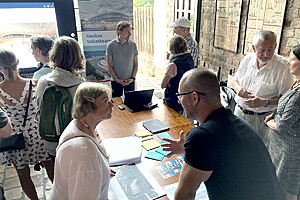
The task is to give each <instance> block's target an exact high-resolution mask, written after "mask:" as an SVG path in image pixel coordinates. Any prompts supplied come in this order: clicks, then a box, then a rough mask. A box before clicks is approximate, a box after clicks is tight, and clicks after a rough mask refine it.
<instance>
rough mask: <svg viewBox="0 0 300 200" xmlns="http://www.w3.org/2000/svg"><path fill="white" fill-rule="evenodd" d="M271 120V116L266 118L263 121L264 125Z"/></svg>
mask: <svg viewBox="0 0 300 200" xmlns="http://www.w3.org/2000/svg"><path fill="white" fill-rule="evenodd" d="M271 119H273V114H270V115H268V116H266V118H265V120H264V122H265V124H267V123H268V121H270V120H271Z"/></svg>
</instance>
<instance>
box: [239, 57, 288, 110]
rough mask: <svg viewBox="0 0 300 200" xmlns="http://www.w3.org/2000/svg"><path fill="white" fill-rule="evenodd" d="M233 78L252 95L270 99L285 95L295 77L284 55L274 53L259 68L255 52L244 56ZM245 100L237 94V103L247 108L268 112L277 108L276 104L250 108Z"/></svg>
mask: <svg viewBox="0 0 300 200" xmlns="http://www.w3.org/2000/svg"><path fill="white" fill-rule="evenodd" d="M233 80H236V81H238V83H239V84H240V86H241V87H243V88H245V89H246V90H247V91H249V92H251V94H252V95H254V96H259V97H262V98H268V99H270V98H274V97H279V96H281V95H283V94H284V93H285V92H286V91H287V90H288V89H289V88H290V87H291V86H292V84H293V77H292V75H291V74H290V72H289V68H288V66H287V60H286V59H285V58H284V57H282V56H280V55H277V54H274V56H273V57H272V59H271V60H270V61H269V62H268V63H267V64H266V65H265V66H264V67H262V68H260V69H258V67H257V65H256V54H255V53H253V52H252V53H249V54H247V55H246V56H245V57H244V58H243V60H242V61H241V63H240V65H239V68H238V70H237V72H236V73H235V76H234V78H233ZM244 100H245V99H244V98H242V97H240V96H238V95H236V96H235V101H236V102H237V104H238V105H239V106H241V107H243V108H244V109H247V110H252V111H254V112H268V111H271V110H274V109H275V108H276V105H269V106H267V107H264V106H262V107H258V108H250V107H248V106H246V105H245V104H244Z"/></svg>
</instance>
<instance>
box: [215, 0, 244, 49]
mask: <svg viewBox="0 0 300 200" xmlns="http://www.w3.org/2000/svg"><path fill="white" fill-rule="evenodd" d="M241 12H242V0H217V10H216V25H215V38H214V46H215V47H219V48H222V49H225V50H228V51H232V52H237V47H238V39H239V30H240V20H241Z"/></svg>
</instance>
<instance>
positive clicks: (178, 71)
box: [161, 35, 194, 114]
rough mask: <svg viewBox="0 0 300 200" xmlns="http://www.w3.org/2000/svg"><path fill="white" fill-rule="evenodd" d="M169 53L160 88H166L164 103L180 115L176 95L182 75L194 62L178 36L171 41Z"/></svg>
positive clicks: (180, 111)
mask: <svg viewBox="0 0 300 200" xmlns="http://www.w3.org/2000/svg"><path fill="white" fill-rule="evenodd" d="M170 52H171V54H172V55H171V58H170V63H169V65H168V67H167V71H166V73H165V76H164V78H163V80H162V83H161V88H166V89H165V98H164V103H165V104H167V105H168V106H169V107H171V108H173V109H174V110H176V111H177V112H178V113H180V114H182V112H183V108H182V106H181V105H180V104H179V103H178V98H177V96H176V93H177V91H178V86H179V81H180V79H181V77H182V75H183V74H184V73H185V72H186V71H188V70H190V69H192V68H193V67H194V61H193V57H192V56H191V54H190V52H188V51H187V46H186V42H185V40H184V39H183V37H181V36H179V35H176V36H174V37H173V38H172V39H171V41H170Z"/></svg>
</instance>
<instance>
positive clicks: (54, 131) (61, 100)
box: [39, 85, 73, 142]
mask: <svg viewBox="0 0 300 200" xmlns="http://www.w3.org/2000/svg"><path fill="white" fill-rule="evenodd" d="M72 106H73V98H72V95H71V93H70V92H69V90H68V88H66V87H62V86H57V85H48V86H47V87H46V90H45V92H44V95H43V99H42V102H41V106H40V111H39V132H40V136H41V137H42V138H43V139H44V140H46V141H49V142H58V140H59V137H60V135H61V134H62V132H63V131H64V129H65V128H66V127H67V126H68V124H69V123H70V121H71V120H72V114H71V112H72Z"/></svg>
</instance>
